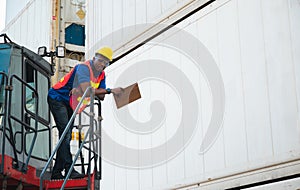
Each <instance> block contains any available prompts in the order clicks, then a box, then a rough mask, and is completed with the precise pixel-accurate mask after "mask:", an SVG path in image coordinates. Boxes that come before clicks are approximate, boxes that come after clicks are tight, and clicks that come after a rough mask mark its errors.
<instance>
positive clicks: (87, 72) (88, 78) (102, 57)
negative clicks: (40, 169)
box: [47, 47, 123, 179]
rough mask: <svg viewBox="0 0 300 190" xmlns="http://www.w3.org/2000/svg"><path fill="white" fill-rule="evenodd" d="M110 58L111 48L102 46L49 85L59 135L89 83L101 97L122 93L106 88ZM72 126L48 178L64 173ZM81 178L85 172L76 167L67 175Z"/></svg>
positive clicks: (52, 109) (68, 166) (49, 98)
mask: <svg viewBox="0 0 300 190" xmlns="http://www.w3.org/2000/svg"><path fill="white" fill-rule="evenodd" d="M112 57H113V51H112V49H111V48H109V47H103V48H101V49H99V50H98V51H97V52H96V53H95V56H94V57H93V59H92V60H87V61H85V62H84V63H80V64H78V65H76V66H75V67H74V68H73V69H72V70H71V71H70V72H69V73H67V74H66V75H65V76H64V77H63V78H62V79H61V80H60V81H59V82H58V83H56V84H55V85H54V86H53V87H52V88H50V90H49V92H48V98H47V100H48V104H49V108H50V111H51V113H52V115H53V117H54V120H55V123H56V126H57V129H58V131H59V137H61V135H62V134H63V131H64V129H65V127H66V126H67V124H68V122H69V120H70V118H71V116H72V114H73V111H74V109H75V108H76V105H77V103H78V101H80V96H82V94H83V93H84V92H85V90H86V89H87V88H88V87H89V86H92V88H93V89H94V94H95V96H97V97H99V98H100V99H101V100H103V99H104V96H105V94H110V93H112V94H116V95H119V94H120V93H122V91H123V89H122V88H120V87H119V88H114V89H110V88H106V82H105V81H106V77H105V73H104V69H105V68H106V67H107V66H109V63H110V61H112ZM72 97H76V98H72ZM78 97H79V99H78ZM83 102H85V101H83ZM83 108H84V106H82V107H81V109H80V110H79V111H82V109H83ZM72 128H73V124H72V126H71V127H70V130H69V131H68V133H67V134H66V136H65V137H64V140H63V141H62V144H61V146H60V147H59V149H58V151H57V154H56V160H55V164H54V167H53V171H52V175H51V179H64V176H63V175H62V171H63V170H65V174H67V173H68V171H69V169H70V167H71V164H72V155H71V151H70V141H71V136H72ZM83 177H84V174H81V173H79V172H77V171H76V170H75V169H73V170H72V172H71V175H70V179H78V178H83Z"/></svg>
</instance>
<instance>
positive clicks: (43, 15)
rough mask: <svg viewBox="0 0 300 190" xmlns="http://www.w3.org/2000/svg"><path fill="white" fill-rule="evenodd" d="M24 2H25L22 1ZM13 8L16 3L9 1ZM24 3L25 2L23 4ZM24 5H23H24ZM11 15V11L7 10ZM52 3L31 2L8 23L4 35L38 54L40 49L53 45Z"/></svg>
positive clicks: (46, 1) (9, 5)
mask: <svg viewBox="0 0 300 190" xmlns="http://www.w3.org/2000/svg"><path fill="white" fill-rule="evenodd" d="M22 2H23V1H22ZM6 3H7V7H9V8H11V7H13V6H14V4H15V3H16V2H15V1H7V2H6ZM23 3H24V2H23ZM23 3H22V4H23ZM7 14H9V10H7ZM51 19H52V2H51V1H48V0H31V1H29V2H28V3H27V4H26V6H25V7H24V8H23V9H22V10H21V11H20V12H19V13H18V14H17V16H16V17H15V18H13V19H12V20H11V21H10V22H9V23H7V25H6V27H5V29H4V31H3V33H6V34H7V35H8V37H9V38H10V39H11V40H12V41H13V42H16V43H18V44H20V45H23V46H25V47H27V48H28V49H30V50H32V51H34V52H37V50H38V47H41V46H46V47H47V48H48V49H49V47H50V45H51V41H50V40H51V35H52V34H51V22H52V21H51Z"/></svg>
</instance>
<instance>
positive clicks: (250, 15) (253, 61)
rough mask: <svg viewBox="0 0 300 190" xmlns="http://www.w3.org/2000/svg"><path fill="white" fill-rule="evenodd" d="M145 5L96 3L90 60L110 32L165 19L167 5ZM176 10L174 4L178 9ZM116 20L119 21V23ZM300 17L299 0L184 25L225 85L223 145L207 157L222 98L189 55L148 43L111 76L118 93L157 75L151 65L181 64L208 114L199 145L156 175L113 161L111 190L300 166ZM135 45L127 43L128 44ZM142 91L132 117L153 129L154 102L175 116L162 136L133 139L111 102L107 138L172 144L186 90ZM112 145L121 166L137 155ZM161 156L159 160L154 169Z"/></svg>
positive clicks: (230, 7) (158, 84)
mask: <svg viewBox="0 0 300 190" xmlns="http://www.w3.org/2000/svg"><path fill="white" fill-rule="evenodd" d="M141 4H142V5H143V6H142V5H141ZM141 4H140V1H134V2H131V3H130V2H127V3H126V4H125V3H122V2H119V1H89V3H88V18H87V19H88V20H87V23H88V25H87V44H88V48H87V51H89V50H90V47H93V46H94V45H95V43H97V42H98V41H99V39H100V38H102V37H103V36H105V35H108V34H109V33H110V32H112V31H114V30H116V29H118V28H120V27H124V26H127V25H131V24H132V25H135V24H136V23H139V22H141V23H143V22H148V21H149V20H148V18H154V17H156V16H157V17H158V15H160V14H161V13H162V12H163V11H161V10H162V9H159V8H157V7H156V6H158V5H157V4H159V3H154V2H153V5H152V3H151V5H150V2H148V1H147V3H145V2H144V1H141ZM174 4H175V3H171V1H170V7H172V6H171V5H174ZM139 5H141V7H147V8H146V9H145V10H144V11H141V10H142V9H140V8H137V6H139ZM127 6H129V7H127ZM160 6H161V5H160ZM130 7H134V8H133V9H132V10H135V11H130V10H131V9H130ZM146 10H147V11H146ZM151 10H152V11H151ZM158 10H160V11H158ZM106 11H107V12H106ZM139 11H141V12H142V14H141V16H137V13H138V12H139ZM156 11H158V13H157V12H156ZM111 12H112V13H113V14H109V13H111ZM105 13H107V14H105ZM145 13H146V14H145ZM164 13H165V14H167V13H170V12H168V11H166V12H164ZM131 14H132V15H131ZM103 15H113V17H111V16H107V17H104V16H103ZM130 15H131V16H130ZM142 15H144V16H142ZM145 15H147V16H145ZM151 15H152V16H151ZM130 18H132V19H130ZM299 18H300V4H299V1H298V0H246V1H242V0H217V1H216V2H215V3H213V4H212V5H211V6H209V7H207V8H205V9H204V10H202V11H200V12H198V13H196V14H195V15H193V16H191V17H189V18H188V19H186V20H185V21H184V22H182V23H180V24H179V25H178V26H177V27H180V28H181V29H182V30H184V31H187V32H189V33H190V34H191V35H193V36H195V37H196V38H197V39H199V40H200V42H201V43H202V44H203V45H204V46H205V47H206V48H207V49H208V51H209V52H210V54H211V55H212V56H213V58H214V60H215V62H216V63H217V65H218V68H219V70H220V72H221V76H222V79H223V82H224V87H225V114H224V121H223V125H222V128H221V130H220V133H219V134H218V138H217V140H216V141H215V142H214V144H213V145H212V146H211V147H210V149H209V150H208V151H206V152H205V153H204V154H199V148H200V144H201V142H202V140H203V137H204V135H205V132H206V131H207V130H208V129H207V126H208V123H209V122H210V117H211V112H212V106H213V102H212V95H211V92H210V88H209V86H208V85H207V81H206V77H205V74H203V72H199V70H198V69H197V67H196V66H195V63H193V62H192V61H191V60H190V59H189V58H188V57H186V55H185V54H178V53H176V51H174V50H173V49H172V48H169V47H164V46H160V45H151V44H149V45H147V44H146V45H144V46H143V47H141V48H139V49H138V50H137V51H135V52H133V53H131V54H129V55H128V56H126V57H125V58H122V59H121V60H119V61H118V62H117V63H115V64H114V65H112V66H111V67H110V68H108V69H107V75H108V79H107V80H108V81H107V82H108V86H109V87H114V86H120V85H124V86H125V85H129V82H132V81H134V79H136V80H138V79H139V76H140V75H142V74H144V72H145V71H144V70H141V69H145V68H147V67H148V69H149V72H150V71H151V66H152V65H151V62H150V61H149V62H147V60H153V59H158V60H162V61H166V62H168V63H171V64H172V66H174V67H176V68H178V69H179V70H181V72H182V73H183V76H178V77H179V79H180V80H183V77H186V78H187V79H188V80H189V81H190V83H191V84H192V86H193V88H194V90H195V91H196V95H197V100H196V102H198V103H199V104H198V106H199V109H200V112H199V115H198V116H197V117H198V118H197V119H198V123H197V128H196V131H195V133H194V134H193V137H192V139H191V141H190V142H189V143H188V146H186V147H185V148H184V150H183V151H182V152H180V153H179V154H178V155H176V156H175V157H174V158H173V159H171V160H168V161H166V162H164V163H161V164H160V165H154V166H152V167H147V168H142V166H141V168H139V167H136V168H132V167H131V168H130V167H129V168H128V167H126V166H117V165H118V163H114V162H113V161H112V160H108V162H104V168H103V180H102V183H101V185H102V188H103V189H122V190H123V189H165V188H175V187H179V186H181V185H185V184H190V183H194V182H197V181H198V182H201V181H205V180H208V179H214V178H218V177H222V176H227V175H231V174H235V173H239V172H245V171H248V170H252V169H256V168H260V167H265V166H269V165H272V164H276V163H281V162H286V161H291V160H295V159H299V158H300V146H299V145H300V124H299V119H300V113H299V109H300V102H299V100H300V64H299V63H300V54H299V53H298V52H300V37H299V36H300V34H299V33H300V24H299V22H298V20H299ZM138 19H141V20H138ZM154 20H155V19H154ZM150 21H153V20H151V19H150ZM106 26H107V27H106ZM118 34H119V33H118ZM126 37H127V36H119V38H120V40H119V41H122V40H124V39H126ZM160 39H161V42H163V41H164V40H165V39H174V41H176V43H178V46H179V47H180V45H181V43H185V38H184V37H181V36H179V35H178V36H177V33H175V34H173V35H171V34H170V33H165V34H163V35H161V37H160ZM111 40H114V39H111ZM110 44H114V43H110ZM96 45H101V44H96ZM193 48H196V50H197V46H194V44H191V49H192V50H193ZM200 53H201V52H199V56H200V57H201V56H202V55H201V54H200ZM143 61H144V62H143ZM204 61H205V60H204ZM142 63H143V64H145V65H144V66H143V67H138V66H137V67H136V68H137V69H136V70H135V71H134V73H135V75H133V76H128V78H130V79H128V80H127V81H126V80H125V81H122V82H120V83H116V81H118V78H119V77H120V76H121V75H123V74H124V72H125V71H126V69H127V68H130V67H131V66H132V65H134V64H142ZM132 69H134V67H133V68H132ZM156 69H157V72H162V73H164V74H165V75H166V76H167V75H172V73H170V72H169V70H168V69H166V68H165V67H157V68H156ZM180 77H181V78H180ZM138 82H139V84H140V88H141V92H142V97H143V98H142V99H141V100H139V101H137V102H135V103H133V104H132V105H130V106H129V107H128V109H129V112H130V113H131V115H132V117H133V118H135V119H136V120H137V121H140V122H147V121H148V120H149V119H150V118H151V114H155V113H152V112H151V106H150V105H151V103H153V102H154V101H156V100H159V101H161V102H162V103H163V106H164V107H165V109H166V113H167V115H166V119H165V120H164V121H163V124H162V125H161V127H160V128H159V129H158V130H157V131H155V132H153V133H151V134H147V135H145V134H137V133H134V132H132V131H130V130H126V129H125V128H126V127H129V126H126V122H127V124H130V122H129V119H127V120H126V118H125V123H122V124H120V118H117V117H116V115H117V112H118V111H120V110H115V109H114V102H113V99H112V97H107V98H106V101H105V103H104V106H103V108H104V111H103V112H104V113H103V115H104V118H105V120H104V122H103V130H104V132H105V133H107V134H108V136H110V137H111V138H112V139H113V140H114V141H115V142H117V143H119V144H121V145H123V146H125V147H130V148H133V149H137V150H143V149H149V148H150V149H151V148H155V147H156V146H158V145H160V144H163V143H165V142H167V140H168V139H169V138H170V137H172V135H174V134H175V133H176V127H177V125H178V122H179V121H180V119H182V118H181V115H182V113H181V111H182V110H180V105H181V104H182V102H181V100H180V98H181V97H180V96H179V95H178V92H176V91H180V90H181V89H180V88H175V89H174V87H172V84H168V83H165V82H162V81H160V80H156V79H153V78H151V77H148V78H145V79H143V80H139V81H138ZM186 93H188V92H186ZM191 114H192V113H191ZM183 122H184V123H188V121H183ZM122 125H125V127H124V126H122ZM184 132H185V131H184V130H183V133H182V138H183V139H184ZM103 146H104V153H103V154H104V156H105V154H106V153H105V151H112V152H113V154H114V155H115V158H116V159H117V158H118V157H124V159H126V158H128V156H129V155H127V154H129V152H117V149H114V148H113V147H109V148H110V149H109V150H107V149H105V146H106V144H105V139H104V144H103ZM167 152H168V150H167V149H166V150H165V153H166V154H167ZM156 156H157V155H153V154H152V155H151V154H150V155H149V157H150V159H153V160H154V158H155V157H156ZM104 159H105V157H104ZM140 159H141V158H139V157H137V158H136V162H137V163H142V161H141V160H140ZM166 159H167V157H166ZM137 165H139V164H137ZM237 183H238V182H237Z"/></svg>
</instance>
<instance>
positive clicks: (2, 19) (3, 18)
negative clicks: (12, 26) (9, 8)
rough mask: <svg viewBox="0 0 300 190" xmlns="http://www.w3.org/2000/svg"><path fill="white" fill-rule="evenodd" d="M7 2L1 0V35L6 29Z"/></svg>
mask: <svg viewBox="0 0 300 190" xmlns="http://www.w3.org/2000/svg"><path fill="white" fill-rule="evenodd" d="M5 8H6V0H0V33H1V31H2V30H3V29H4V27H5Z"/></svg>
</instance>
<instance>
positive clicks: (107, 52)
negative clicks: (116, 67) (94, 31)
mask: <svg viewBox="0 0 300 190" xmlns="http://www.w3.org/2000/svg"><path fill="white" fill-rule="evenodd" d="M96 54H101V55H103V56H104V57H106V58H107V59H109V61H112V58H113V50H112V49H111V48H110V47H103V48H101V49H99V50H98V51H97V52H96Z"/></svg>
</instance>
